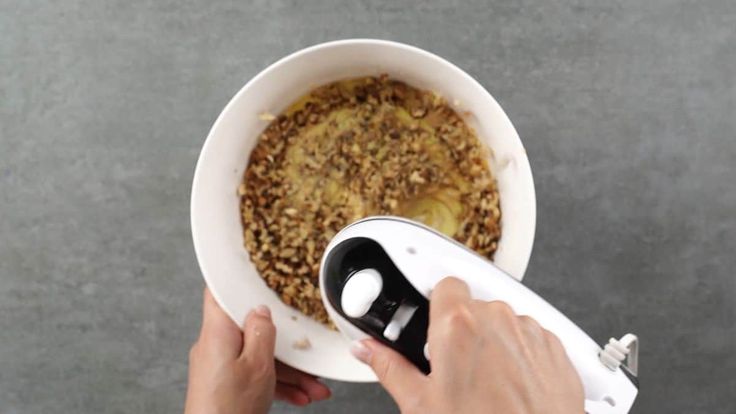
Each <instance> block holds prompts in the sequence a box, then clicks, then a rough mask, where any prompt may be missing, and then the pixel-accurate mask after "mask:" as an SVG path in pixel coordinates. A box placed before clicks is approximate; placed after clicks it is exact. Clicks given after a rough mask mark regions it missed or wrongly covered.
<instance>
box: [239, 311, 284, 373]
mask: <svg viewBox="0 0 736 414" xmlns="http://www.w3.org/2000/svg"><path fill="white" fill-rule="evenodd" d="M243 336H244V338H243V339H244V344H243V352H242V354H241V357H244V358H246V359H248V360H251V361H263V362H264V363H268V364H271V365H273V353H274V347H275V346H276V326H274V324H273V321H272V320H271V311H270V310H269V309H268V308H267V307H266V306H264V305H261V306H259V307H257V308H255V309H254V310H252V311H251V312H250V313H249V314H248V316H247V317H246V318H245V326H243Z"/></svg>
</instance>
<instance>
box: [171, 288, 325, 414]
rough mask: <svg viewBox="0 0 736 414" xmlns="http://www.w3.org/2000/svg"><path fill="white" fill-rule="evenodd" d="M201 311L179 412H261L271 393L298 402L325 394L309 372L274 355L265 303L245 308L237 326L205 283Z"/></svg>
mask: <svg viewBox="0 0 736 414" xmlns="http://www.w3.org/2000/svg"><path fill="white" fill-rule="evenodd" d="M203 314H204V315H203V317H202V330H201V332H200V334H199V339H197V342H196V343H195V344H194V346H192V349H191V351H190V353H189V387H188V390H187V400H186V407H185V409H184V412H185V414H200V413H201V414H264V413H266V412H268V409H269V407H270V406H271V402H272V400H273V398H274V397H276V398H277V399H281V400H285V401H288V402H290V403H292V404H294V405H299V406H302V405H306V404H309V403H310V402H311V401H319V400H324V399H326V398H329V396H330V390H329V389H328V388H327V387H326V386H325V385H324V384H322V383H321V382H319V381H318V380H317V379H316V378H315V377H313V376H311V375H308V374H305V373H303V372H301V371H298V370H296V369H294V368H291V367H289V366H287V365H284V364H282V363H280V362H275V361H274V356H273V352H274V346H275V343H276V327H275V326H274V325H273V322H272V321H271V312H270V311H269V310H268V308H267V307H265V306H261V307H258V308H256V309H255V310H254V311H252V312H250V313H249V314H248V316H247V317H246V319H245V324H244V326H243V330H242V331H241V330H240V328H238V326H237V325H236V324H234V323H233V322H232V320H231V319H230V317H229V316H227V314H225V312H223V311H222V309H220V307H219V306H218V305H217V303H216V302H215V299H214V298H213V297H212V295H211V294H210V292H209V290H207V289H205V291H204V305H203Z"/></svg>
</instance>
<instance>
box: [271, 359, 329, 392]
mask: <svg viewBox="0 0 736 414" xmlns="http://www.w3.org/2000/svg"><path fill="white" fill-rule="evenodd" d="M276 380H277V381H279V382H280V383H283V384H288V385H293V386H296V387H297V388H299V389H301V390H302V391H304V392H305V393H306V394H307V395H308V396H309V399H311V400H312V401H322V400H326V399H328V398H330V396H331V395H332V392H331V391H330V389H329V387H327V385H325V384H323V383H321V382H320V381H319V380H318V379H317V378H315V377H314V376H313V375H309V374H307V373H305V372H302V371H299V370H298V369H296V368H292V367H290V366H288V365H286V364H284V363H282V362H280V361H276Z"/></svg>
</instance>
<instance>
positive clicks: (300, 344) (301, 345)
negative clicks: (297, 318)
mask: <svg viewBox="0 0 736 414" xmlns="http://www.w3.org/2000/svg"><path fill="white" fill-rule="evenodd" d="M291 347H292V348H294V349H299V350H301V351H306V350H309V349H312V343H311V342H309V338H307V337H306V336H305V337H304V338H302V339H299V340H297V341H294V343H292V344H291Z"/></svg>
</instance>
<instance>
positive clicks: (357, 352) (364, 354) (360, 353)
mask: <svg viewBox="0 0 736 414" xmlns="http://www.w3.org/2000/svg"><path fill="white" fill-rule="evenodd" d="M350 353H351V354H353V356H354V357H356V358H358V360H360V361H361V362H362V363H364V364H368V363H370V362H371V355H372V353H373V352H372V351H371V350H370V348H368V347H367V346H365V345H363V343H362V342H361V341H353V343H352V344H350Z"/></svg>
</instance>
